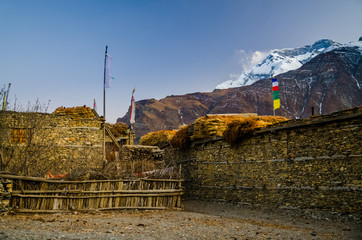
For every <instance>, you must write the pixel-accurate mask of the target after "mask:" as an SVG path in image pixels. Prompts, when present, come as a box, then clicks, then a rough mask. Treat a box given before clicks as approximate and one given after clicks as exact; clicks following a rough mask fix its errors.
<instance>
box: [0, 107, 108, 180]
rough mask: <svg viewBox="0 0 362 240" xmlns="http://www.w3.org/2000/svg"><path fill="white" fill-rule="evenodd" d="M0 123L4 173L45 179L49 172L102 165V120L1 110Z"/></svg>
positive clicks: (61, 171)
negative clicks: (7, 171)
mask: <svg viewBox="0 0 362 240" xmlns="http://www.w3.org/2000/svg"><path fill="white" fill-rule="evenodd" d="M0 120H1V123H0V124H1V127H0V131H1V139H0V143H1V149H2V151H3V153H4V154H2V168H3V169H2V170H12V171H14V170H17V171H20V172H19V173H22V174H24V173H25V174H30V175H39V176H42V175H43V174H44V173H46V172H47V171H48V170H51V171H52V172H53V173H54V172H56V173H57V172H58V173H64V172H70V171H72V170H73V169H77V168H84V167H87V168H100V167H101V166H102V164H103V163H102V139H103V138H102V130H101V124H102V121H101V120H99V119H98V118H75V117H72V116H65V115H59V114H44V113H18V112H9V111H7V112H4V111H2V112H0ZM14 133H16V134H18V135H19V136H20V138H22V139H23V140H21V142H17V141H19V138H16V137H19V136H15V138H14V136H13V135H14ZM10 158H11V159H10ZM7 161H9V163H8V164H7V165H6V166H5V165H4V164H6V163H7ZM31 165H33V166H34V167H32V166H31ZM24 169H28V170H31V171H36V172H33V173H29V172H28V173H26V172H24Z"/></svg>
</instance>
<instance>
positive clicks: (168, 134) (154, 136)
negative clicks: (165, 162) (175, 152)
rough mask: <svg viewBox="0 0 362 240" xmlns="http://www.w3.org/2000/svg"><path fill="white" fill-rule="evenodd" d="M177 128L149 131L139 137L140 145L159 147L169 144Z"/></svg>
mask: <svg viewBox="0 0 362 240" xmlns="http://www.w3.org/2000/svg"><path fill="white" fill-rule="evenodd" d="M176 132H177V130H162V131H157V132H150V133H148V134H146V135H144V136H142V137H141V140H140V143H141V145H148V146H158V147H160V148H162V147H165V146H167V145H169V144H170V140H171V138H172V137H173V136H174V135H175V134H176Z"/></svg>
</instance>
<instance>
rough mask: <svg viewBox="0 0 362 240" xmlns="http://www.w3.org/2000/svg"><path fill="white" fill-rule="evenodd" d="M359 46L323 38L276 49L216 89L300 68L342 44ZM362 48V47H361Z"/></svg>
mask: <svg viewBox="0 0 362 240" xmlns="http://www.w3.org/2000/svg"><path fill="white" fill-rule="evenodd" d="M347 45H348V46H350V45H351V46H357V47H360V46H361V44H360V43H358V42H352V43H350V44H346V45H342V44H340V43H337V42H334V41H332V40H329V39H322V40H319V41H317V42H315V43H314V44H313V45H307V46H304V47H301V48H284V49H274V50H271V51H270V52H269V54H267V56H266V57H265V58H264V59H262V60H261V61H260V62H259V63H257V64H256V65H254V66H253V67H252V68H251V69H250V70H248V71H245V72H243V73H242V74H241V75H240V76H239V78H238V79H236V80H227V81H225V82H223V83H220V84H219V85H217V86H216V87H215V89H226V88H234V87H241V86H246V85H250V84H252V83H254V82H256V81H258V80H261V79H265V78H270V77H271V76H272V75H273V76H276V75H279V74H281V73H285V72H288V71H290V70H295V69H298V68H300V67H301V66H302V65H303V64H304V63H306V62H308V61H309V60H311V59H312V58H314V57H316V56H318V55H319V54H321V53H325V52H329V51H331V50H333V49H336V48H339V47H342V46H347ZM360 49H361V48H360Z"/></svg>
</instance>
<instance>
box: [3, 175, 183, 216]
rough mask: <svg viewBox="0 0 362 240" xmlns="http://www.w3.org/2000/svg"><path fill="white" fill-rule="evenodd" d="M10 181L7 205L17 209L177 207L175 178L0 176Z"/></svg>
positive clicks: (178, 187) (178, 183) (178, 197)
mask: <svg viewBox="0 0 362 240" xmlns="http://www.w3.org/2000/svg"><path fill="white" fill-rule="evenodd" d="M0 178H4V179H11V180H12V181H13V191H12V193H11V201H10V207H11V208H12V209H16V211H18V212H38V213H40V212H43V213H51V212H64V211H65V212H66V211H89V210H120V209H160V210H161V209H180V208H181V195H182V194H183V190H182V186H181V183H182V181H183V180H175V179H147V178H141V179H129V180H127V179H119V180H87V181H63V180H47V179H44V178H35V177H24V176H15V175H2V174H0Z"/></svg>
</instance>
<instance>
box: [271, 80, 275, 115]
mask: <svg viewBox="0 0 362 240" xmlns="http://www.w3.org/2000/svg"><path fill="white" fill-rule="evenodd" d="M270 77H271V80H272V97H273V105H272V106H273V116H275V109H274V96H273V92H274V91H273V78H274V76H273V74H272V75H271V76H270Z"/></svg>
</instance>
